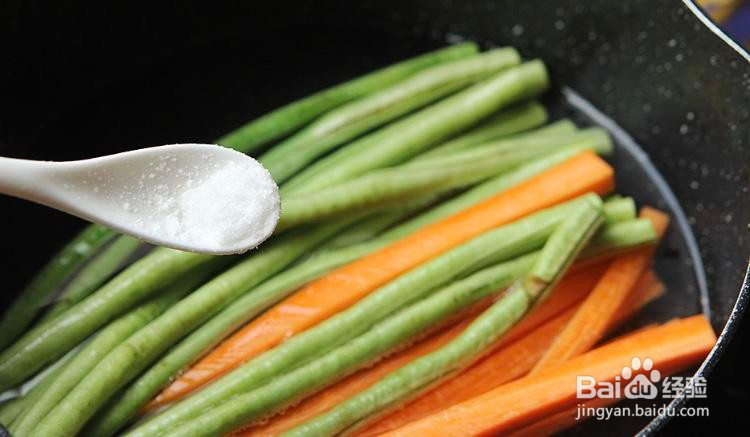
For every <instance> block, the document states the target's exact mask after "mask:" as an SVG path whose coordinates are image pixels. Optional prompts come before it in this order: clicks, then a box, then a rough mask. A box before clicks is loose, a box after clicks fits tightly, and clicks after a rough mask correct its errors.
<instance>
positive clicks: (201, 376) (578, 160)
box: [150, 152, 614, 408]
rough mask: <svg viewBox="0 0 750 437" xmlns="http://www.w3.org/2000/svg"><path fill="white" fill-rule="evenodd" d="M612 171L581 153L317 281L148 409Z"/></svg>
mask: <svg viewBox="0 0 750 437" xmlns="http://www.w3.org/2000/svg"><path fill="white" fill-rule="evenodd" d="M613 185H614V179H613V170H612V168H611V167H610V166H609V165H608V164H607V163H606V162H604V161H603V160H602V159H601V158H599V157H598V156H596V155H595V154H594V153H592V152H583V153H581V154H579V155H576V156H574V157H572V158H570V159H569V160H567V161H565V162H563V163H561V164H559V165H557V166H555V167H553V168H551V169H549V170H547V171H546V172H544V173H541V174H539V175H537V176H535V177H534V178H531V179H529V180H528V181H526V182H524V183H521V184H519V185H517V186H515V187H513V188H511V189H508V190H506V191H504V192H502V193H499V194H497V195H495V196H493V197H491V198H489V199H487V200H485V201H483V202H481V203H479V204H477V205H475V206H473V207H471V208H468V209H466V210H464V211H462V212H460V213H457V214H455V215H453V216H450V217H448V218H446V219H444V220H442V221H440V222H437V223H435V224H432V225H430V226H426V227H425V228H423V229H421V230H419V231H417V232H414V233H413V234H412V235H410V236H408V237H406V238H404V239H402V240H400V241H398V242H396V243H394V244H392V245H390V246H388V247H386V248H384V249H381V250H379V251H377V252H375V253H373V254H371V255H369V256H366V257H364V258H362V259H360V260H357V261H354V262H352V263H350V264H348V265H346V266H343V267H341V268H339V269H338V270H335V271H333V272H331V273H330V274H328V275H326V276H324V277H322V278H320V279H318V280H316V281H313V282H312V283H310V284H308V285H307V286H305V287H303V288H302V289H301V290H299V291H298V292H297V293H295V294H293V295H292V296H290V297H289V298H287V299H286V300H284V301H282V302H281V303H279V304H278V305H276V306H275V307H272V308H271V309H269V310H268V311H267V312H266V313H264V314H263V315H262V316H260V317H258V318H257V319H255V320H254V321H252V322H250V323H249V324H248V325H246V326H245V327H244V328H242V329H241V330H239V331H238V332H237V333H235V334H234V335H233V336H232V337H230V338H229V339H227V340H226V341H225V342H224V343H222V344H221V345H219V346H218V347H217V348H216V349H215V350H214V351H212V352H211V353H209V354H208V355H207V356H206V357H204V358H203V359H202V360H200V361H199V362H198V363H196V364H195V365H194V366H193V367H192V368H191V369H189V370H188V371H187V372H185V373H184V374H183V375H181V376H180V377H179V378H178V379H177V380H176V381H175V382H173V383H172V384H171V385H170V386H169V387H167V388H166V389H165V390H164V391H163V392H162V393H161V394H159V396H157V398H156V399H155V400H154V401H152V403H151V404H150V407H151V408H155V407H158V406H159V405H161V404H164V403H166V402H170V401H172V400H175V399H177V398H180V397H182V396H184V395H185V394H187V393H189V392H191V391H193V390H195V389H196V388H198V387H200V386H202V385H203V384H205V383H207V382H209V381H211V380H213V379H215V378H217V377H219V376H221V375H223V374H225V373H227V372H229V371H231V370H232V369H234V368H236V367H237V366H239V365H240V364H242V363H244V362H246V361H248V360H250V359H251V358H253V357H255V356H257V355H259V354H260V353H261V352H264V351H266V350H268V349H270V348H272V347H274V346H276V345H277V344H279V343H280V342H282V341H283V340H284V339H285V338H288V337H289V336H291V335H294V334H297V333H299V332H301V331H304V330H305V329H308V328H309V327H311V326H313V325H315V324H317V323H319V322H320V321H322V320H324V319H326V318H328V317H330V316H331V315H333V314H335V313H337V312H339V311H341V310H343V309H345V308H347V307H349V306H351V305H352V304H354V303H356V302H357V301H358V300H360V299H362V298H363V297H364V296H366V295H367V294H368V293H370V292H371V291H373V290H374V289H376V288H378V287H380V286H381V285H383V284H385V283H386V282H388V281H390V280H392V279H393V278H395V277H396V276H398V275H400V274H402V273H404V272H406V271H408V270H410V269H412V268H414V267H416V266H418V265H419V264H422V263H424V262H425V261H427V260H429V259H431V258H434V257H436V256H438V255H440V254H441V253H443V252H446V251H448V250H450V249H451V248H453V247H455V246H457V245H459V244H461V243H463V242H465V241H467V240H469V239H471V238H473V237H475V236H477V235H479V234H481V233H483V232H486V231H487V230H490V229H492V228H495V227H497V226H501V225H503V224H506V223H510V222H512V221H514V220H517V219H519V218H521V217H523V216H526V215H528V214H531V213H533V212H535V211H538V210H541V209H543V208H547V207H550V206H553V205H555V204H558V203H560V202H563V201H566V200H570V199H572V198H574V197H577V196H580V195H582V194H585V193H587V192H596V193H598V194H601V195H603V194H606V193H607V192H609V191H610V190H611V189H612V188H613Z"/></svg>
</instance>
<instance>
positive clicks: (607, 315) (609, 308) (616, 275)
mask: <svg viewBox="0 0 750 437" xmlns="http://www.w3.org/2000/svg"><path fill="white" fill-rule="evenodd" d="M641 217H643V218H648V219H649V220H651V223H652V224H653V225H654V230H655V231H656V235H657V236H658V237H661V236H662V235H663V234H664V232H665V231H666V229H667V226H668V224H669V218H668V217H667V215H666V214H664V213H662V212H660V211H657V210H655V209H652V208H643V210H642V211H641ZM654 247H655V246H654V245H651V246H648V247H643V248H640V249H636V250H634V251H631V252H628V253H626V254H623V255H621V256H618V257H617V258H615V260H614V261H613V262H612V264H611V265H610V266H609V268H608V269H607V271H606V272H605V273H604V276H603V277H602V279H601V280H600V281H599V283H598V284H596V287H594V290H593V291H592V292H591V294H589V295H588V297H587V298H586V300H585V301H584V302H583V304H582V305H581V308H580V309H579V310H578V312H577V313H576V315H575V316H573V319H572V320H571V321H570V323H569V324H568V326H567V327H566V328H565V330H564V331H563V332H562V333H561V334H560V335H559V336H558V337H557V338H556V339H555V341H554V342H553V343H552V346H551V347H550V348H549V350H548V351H547V352H546V353H545V354H544V356H543V357H542V359H541V360H539V362H538V363H537V364H536V366H535V367H534V370H532V371H531V373H532V374H533V373H536V372H540V371H542V370H544V369H548V368H552V367H556V366H559V365H560V364H561V363H563V362H565V361H567V360H568V359H570V358H572V357H574V356H576V355H580V354H581V353H583V352H586V351H587V350H589V349H591V348H592V347H593V346H594V345H595V344H596V343H597V342H598V341H599V340H601V339H602V338H603V337H604V334H605V333H606V331H607V328H608V326H609V325H610V323H611V321H612V318H613V317H614V316H615V314H616V313H617V310H618V309H619V308H620V306H621V305H622V304H623V302H624V301H625V299H626V298H627V296H628V293H629V292H630V290H632V289H633V286H634V285H635V283H636V281H637V280H638V278H639V277H640V276H641V274H642V273H643V272H644V271H645V270H646V266H647V265H648V264H649V262H650V261H651V258H652V256H653V253H654Z"/></svg>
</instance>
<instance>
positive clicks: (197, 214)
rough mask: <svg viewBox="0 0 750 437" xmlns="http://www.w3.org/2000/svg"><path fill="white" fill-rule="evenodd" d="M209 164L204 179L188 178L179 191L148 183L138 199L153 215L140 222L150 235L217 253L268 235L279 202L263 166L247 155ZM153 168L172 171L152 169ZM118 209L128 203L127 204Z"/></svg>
mask: <svg viewBox="0 0 750 437" xmlns="http://www.w3.org/2000/svg"><path fill="white" fill-rule="evenodd" d="M207 165H208V163H207ZM211 167H217V169H216V171H214V172H212V173H211V174H209V176H208V177H205V178H203V179H199V180H194V179H188V180H187V181H186V183H185V189H184V190H182V191H181V192H180V190H179V189H178V190H171V189H170V187H169V186H167V185H164V184H153V185H151V186H150V187H149V188H150V189H148V190H147V192H148V194H147V195H146V196H144V197H146V198H147V199H143V200H144V201H145V203H146V204H148V205H149V209H150V210H151V211H152V212H153V213H152V214H149V218H148V219H146V220H143V221H142V222H141V223H139V224H140V225H141V226H142V227H144V228H147V230H148V231H149V232H150V233H154V234H157V235H161V236H164V237H169V238H170V239H177V240H181V241H185V242H188V243H189V244H190V245H195V246H200V247H202V248H204V249H206V250H209V251H217V252H220V251H223V250H224V249H225V248H226V247H236V246H238V245H240V243H243V242H249V243H251V244H252V243H253V242H261V241H263V240H265V239H266V238H267V237H268V236H270V235H271V233H272V232H273V230H274V228H275V227H276V222H277V221H278V219H279V213H280V203H281V202H280V199H279V193H278V188H277V187H276V184H275V182H274V181H273V179H272V178H271V175H270V174H269V173H268V170H266V169H265V168H263V166H261V165H260V164H259V163H258V162H257V161H254V160H251V159H247V160H246V162H242V163H234V162H228V163H225V164H223V165H218V166H215V165H211ZM193 170H198V169H193ZM157 171H159V172H161V171H165V172H169V171H171V170H170V169H169V167H161V168H158V167H157ZM182 171H183V170H182V169H179V170H178V173H182ZM185 171H189V169H186V170H185ZM199 173H202V172H200V171H195V174H196V175H197V174H199ZM152 175H153V173H151V174H149V175H148V176H146V177H147V178H149V179H151V178H152V177H153V176H152ZM123 209H125V210H126V211H127V210H131V209H132V207H131V206H130V205H128V204H127V203H126V204H124V205H123Z"/></svg>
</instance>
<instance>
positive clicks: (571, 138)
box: [405, 128, 613, 169]
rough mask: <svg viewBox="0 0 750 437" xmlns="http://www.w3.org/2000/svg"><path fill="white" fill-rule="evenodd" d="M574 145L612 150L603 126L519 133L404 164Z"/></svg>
mask: <svg viewBox="0 0 750 437" xmlns="http://www.w3.org/2000/svg"><path fill="white" fill-rule="evenodd" d="M543 129H544V128H542V129H539V130H540V131H541V130H543ZM575 146H577V147H579V148H586V149H590V150H592V151H594V152H596V153H598V154H600V155H608V154H610V153H611V152H612V149H613V146H612V139H611V138H610V137H609V134H608V133H607V132H606V131H605V130H604V129H601V128H586V129H581V130H579V131H577V132H572V133H567V134H558V133H555V134H550V135H541V134H540V135H533V134H525V135H519V136H518V137H517V138H512V139H508V140H499V141H495V142H490V143H485V144H481V145H478V146H475V147H473V148H471V149H467V150H461V151H457V152H453V153H449V154H445V155H440V156H435V157H432V158H425V159H419V160H414V161H411V162H408V163H406V164H405V166H406V167H408V168H410V169H418V168H440V167H443V166H445V165H457V164H460V163H465V162H474V161H477V160H485V159H491V158H492V157H495V156H498V155H507V154H519V153H520V154H530V153H536V154H546V153H550V152H554V151H556V150H559V149H563V148H568V147H575Z"/></svg>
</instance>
